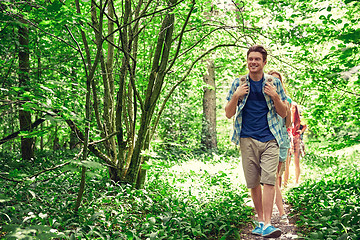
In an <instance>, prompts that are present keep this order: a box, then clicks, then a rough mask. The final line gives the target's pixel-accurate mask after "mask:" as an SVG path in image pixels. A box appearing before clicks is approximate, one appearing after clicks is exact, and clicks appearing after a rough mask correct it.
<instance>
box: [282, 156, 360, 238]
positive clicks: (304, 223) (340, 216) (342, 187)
mask: <svg viewBox="0 0 360 240" xmlns="http://www.w3.org/2000/svg"><path fill="white" fill-rule="evenodd" d="M304 160H305V161H304V163H306V164H307V170H308V171H309V172H308V173H307V175H309V176H312V178H309V179H308V180H306V181H305V182H303V183H302V184H301V185H300V186H299V187H297V188H293V189H291V190H290V191H289V192H287V194H286V195H287V199H288V201H289V202H290V204H291V205H292V215H294V216H295V217H296V219H298V221H297V223H296V224H297V226H298V227H299V229H301V231H302V233H303V235H304V236H305V237H304V239H354V240H355V239H360V167H359V160H360V159H359V153H358V152H357V153H355V154H353V155H352V156H351V157H348V158H346V159H344V158H337V157H334V156H319V155H317V154H314V153H313V154H308V156H307V157H306V158H305V159H304Z"/></svg>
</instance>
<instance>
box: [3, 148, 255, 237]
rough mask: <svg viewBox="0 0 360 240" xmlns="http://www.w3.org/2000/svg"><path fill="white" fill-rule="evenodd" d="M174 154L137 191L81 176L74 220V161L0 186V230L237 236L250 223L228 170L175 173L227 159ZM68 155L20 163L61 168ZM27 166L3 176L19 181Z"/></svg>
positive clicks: (10, 159) (242, 193)
mask: <svg viewBox="0 0 360 240" xmlns="http://www.w3.org/2000/svg"><path fill="white" fill-rule="evenodd" d="M180 153H181V152H177V154H175V152H173V154H169V153H166V152H164V153H159V155H158V156H157V157H156V161H153V163H152V165H151V166H150V165H149V166H148V167H150V170H149V172H148V181H147V184H146V187H145V188H144V189H143V190H135V189H133V188H132V187H131V186H129V185H118V184H114V183H111V182H110V181H109V179H108V177H107V172H106V171H105V170H102V169H101V168H97V170H96V171H94V172H95V173H94V174H91V175H88V177H87V178H88V181H87V182H88V184H87V190H86V193H85V196H84V203H83V206H82V207H81V208H80V211H79V212H78V214H76V215H74V213H73V205H74V199H75V198H76V194H77V188H78V185H77V184H74V183H77V182H79V178H80V176H79V173H78V170H77V169H76V166H77V165H76V164H75V163H76V162H77V161H75V160H74V161H73V163H72V164H71V165H68V166H65V167H64V168H63V169H62V171H65V172H64V173H61V171H52V172H48V173H45V174H43V175H40V176H38V177H36V178H35V177H34V178H32V179H29V180H28V181H25V182H22V183H11V182H10V183H9V184H1V192H2V195H1V197H0V199H1V201H0V205H1V209H3V210H2V212H1V216H0V225H1V226H2V228H1V231H2V232H3V233H8V234H7V235H6V239H19V238H21V237H26V236H36V238H38V239H49V238H51V237H61V238H66V239H79V238H87V239H109V238H110V239H115V238H118V239H146V238H149V239H229V238H231V236H233V237H236V236H238V235H239V232H240V229H241V227H243V226H244V225H245V224H246V223H248V222H250V221H251V218H250V216H251V215H252V214H253V211H252V209H251V208H250V207H248V206H246V205H245V203H246V202H245V201H246V200H245V199H247V196H248V193H247V191H246V190H245V188H244V187H238V186H237V185H234V184H233V182H231V181H230V178H229V174H231V172H230V170H231V168H230V169H221V168H219V169H216V171H213V170H212V171H211V172H208V171H206V170H205V169H204V170H199V169H198V170H199V171H198V170H190V169H188V171H181V169H177V168H176V165H178V166H179V165H181V164H186V162H189V161H194V164H195V165H196V164H204V165H205V164H208V165H210V167H211V166H214V165H215V164H219V163H221V162H223V161H225V162H228V163H229V164H231V161H234V160H231V159H232V158H229V157H226V156H217V157H213V156H211V155H202V156H201V157H194V156H192V155H189V154H186V152H183V154H180ZM71 155H72V154H71V153H70V154H61V155H58V156H54V155H52V156H49V155H44V156H42V157H39V158H38V159H36V160H35V162H34V163H29V164H28V165H32V164H34V165H37V164H41V166H39V167H38V168H39V169H41V168H46V167H49V166H51V164H52V163H54V161H55V162H56V163H58V164H60V163H64V161H65V160H64V159H69V158H70V157H71ZM179 155H181V156H182V159H179V158H178V156H179ZM50 158H51V162H50V161H49V160H50ZM2 159H5V158H2ZM6 159H7V161H6V162H4V160H3V162H2V164H1V165H2V166H4V165H5V168H6V167H13V166H12V165H13V164H18V163H17V161H16V157H14V156H10V155H8V156H6ZM176 162H178V164H176ZM78 163H79V162H78ZM234 163H235V164H236V162H233V163H232V164H234ZM219 166H220V165H219ZM222 166H223V165H222ZM27 167H28V166H24V165H23V166H22V168H19V171H16V172H12V173H11V176H12V177H14V178H21V177H24V176H25V175H27V174H31V173H29V172H27ZM94 167H95V168H96V167H97V166H96V165H94ZM20 169H21V170H20ZM192 169H194V167H192ZM3 170H6V169H2V171H3Z"/></svg>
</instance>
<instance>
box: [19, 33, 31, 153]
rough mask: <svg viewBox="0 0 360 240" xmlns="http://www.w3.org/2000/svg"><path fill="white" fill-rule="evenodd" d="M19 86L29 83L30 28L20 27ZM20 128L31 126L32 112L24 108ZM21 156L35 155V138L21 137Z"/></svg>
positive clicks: (20, 113) (20, 112)
mask: <svg viewBox="0 0 360 240" xmlns="http://www.w3.org/2000/svg"><path fill="white" fill-rule="evenodd" d="M18 33H19V45H20V46H19V86H20V87H23V88H24V89H25V90H26V89H28V87H27V85H28V84H29V81H30V78H29V71H30V62H29V29H28V28H27V27H24V26H21V27H19V32H18ZM19 122H20V129H30V128H31V113H30V112H29V111H25V110H23V109H20V110H19ZM21 156H22V159H23V160H30V159H31V158H33V157H34V139H33V138H25V137H21Z"/></svg>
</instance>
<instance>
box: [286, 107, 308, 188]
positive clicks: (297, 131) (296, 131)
mask: <svg viewBox="0 0 360 240" xmlns="http://www.w3.org/2000/svg"><path fill="white" fill-rule="evenodd" d="M291 115H292V121H293V125H292V127H291V128H290V129H289V130H290V133H291V135H292V141H291V143H292V144H291V151H290V154H289V156H288V158H287V159H286V168H285V173H284V185H285V186H286V185H287V184H288V181H289V167H290V162H291V156H292V155H294V164H295V184H299V178H300V143H301V135H302V134H303V133H304V131H305V129H306V127H302V128H301V119H300V112H299V106H298V105H297V103H296V102H294V101H293V102H292V103H291Z"/></svg>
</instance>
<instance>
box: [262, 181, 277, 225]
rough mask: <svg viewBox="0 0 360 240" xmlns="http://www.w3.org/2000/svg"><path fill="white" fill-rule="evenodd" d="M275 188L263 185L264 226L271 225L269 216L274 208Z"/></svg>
mask: <svg viewBox="0 0 360 240" xmlns="http://www.w3.org/2000/svg"><path fill="white" fill-rule="evenodd" d="M274 197H275V186H273V185H269V184H264V193H263V197H262V201H263V211H264V225H265V226H266V225H267V224H271V215H272V210H273V207H274Z"/></svg>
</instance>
